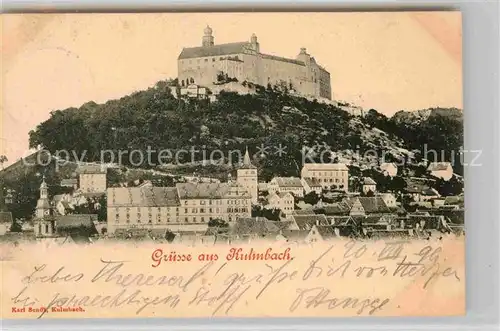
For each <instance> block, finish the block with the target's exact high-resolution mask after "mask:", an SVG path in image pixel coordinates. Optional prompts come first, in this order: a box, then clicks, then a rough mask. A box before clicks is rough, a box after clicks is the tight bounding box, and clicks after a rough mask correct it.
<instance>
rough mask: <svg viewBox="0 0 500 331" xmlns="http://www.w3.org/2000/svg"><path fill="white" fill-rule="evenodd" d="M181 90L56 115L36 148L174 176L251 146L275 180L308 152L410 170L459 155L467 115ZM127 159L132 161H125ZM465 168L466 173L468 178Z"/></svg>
mask: <svg viewBox="0 0 500 331" xmlns="http://www.w3.org/2000/svg"><path fill="white" fill-rule="evenodd" d="M171 83H172V81H161V82H158V83H157V84H156V85H155V86H154V87H152V88H149V89H147V90H144V91H139V92H136V93H133V94H131V95H128V96H125V97H123V98H121V99H117V100H110V101H108V102H106V103H104V104H96V103H94V102H88V103H86V104H84V105H83V106H81V107H79V108H68V109H65V110H57V111H54V112H52V114H51V117H50V118H49V119H48V120H47V121H45V122H43V123H41V124H40V125H38V126H37V128H36V129H35V130H33V131H31V132H30V147H37V146H38V147H43V148H45V149H47V150H49V151H50V152H52V153H57V151H68V152H69V153H70V154H71V155H70V157H71V158H73V159H75V156H76V158H80V159H81V160H83V161H88V162H92V161H94V162H118V163H121V164H124V165H127V166H132V167H134V166H136V167H140V168H157V167H158V166H159V165H165V164H167V163H168V164H169V169H171V170H172V169H173V168H172V167H174V168H175V166H176V165H177V166H180V165H182V167H183V168H186V167H189V166H188V165H187V164H190V165H191V166H193V167H197V168H198V169H201V168H204V167H203V166H201V164H202V161H203V160H204V159H207V158H210V159H212V160H214V159H216V160H217V161H219V162H220V163H221V164H222V163H223V164H225V165H226V167H227V164H228V163H235V162H237V161H238V158H237V155H236V154H237V153H236V154H235V153H234V151H240V153H241V154H242V151H244V150H245V147H247V146H248V148H249V150H250V152H251V153H252V154H254V160H253V161H254V162H255V163H256V165H258V167H259V169H260V175H261V178H262V179H263V180H267V179H269V178H270V177H272V176H274V175H282V176H297V175H298V174H299V172H300V167H301V166H300V164H301V163H302V161H303V153H302V151H303V150H304V148H306V149H307V150H309V148H312V149H313V150H314V152H313V153H312V154H310V155H311V157H310V158H308V161H309V162H310V161H312V160H313V159H314V160H316V161H320V159H323V160H324V161H325V157H324V156H325V155H327V153H328V150H331V151H334V152H336V154H337V155H336V156H337V157H339V158H341V159H343V160H344V161H346V162H349V163H353V164H354V165H366V164H368V163H369V162H372V161H373V156H366V155H365V153H367V152H368V151H369V153H370V155H373V154H377V156H378V157H377V158H378V159H379V161H380V159H381V158H382V154H383V153H384V161H386V162H390V161H396V160H401V159H404V160H406V161H408V160H411V159H413V158H418V157H419V155H420V157H421V156H422V155H421V154H422V152H423V151H424V147H425V146H427V148H428V149H436V150H440V151H441V150H442V151H447V152H449V151H451V150H453V151H458V149H459V147H460V146H461V145H462V137H463V126H462V117H461V112H460V111H459V110H448V109H431V110H428V111H427V113H429V114H430V115H427V116H423V115H421V114H424V113H426V112H424V111H421V112H417V113H415V114H413V113H408V112H399V113H398V114H396V115H395V116H394V117H393V118H387V117H386V116H384V115H382V114H380V113H378V112H377V111H376V110H373V109H371V110H370V111H368V113H367V115H366V116H364V117H354V116H352V115H350V114H348V113H347V112H346V111H343V110H342V109H340V108H338V107H336V106H335V105H331V104H322V103H319V102H317V101H316V100H312V101H311V100H307V99H305V98H301V97H297V96H292V95H290V94H289V93H288V92H287V91H286V90H284V91H283V90H281V89H280V88H279V87H276V86H275V87H271V86H268V87H267V88H264V87H261V86H258V87H257V89H256V93H255V94H245V95H240V94H237V93H233V92H221V93H220V95H219V98H218V100H217V101H216V102H212V103H209V102H208V101H207V100H187V99H177V98H175V97H174V96H173V94H172V92H171V91H172V90H171V89H172V88H173V87H171V86H169V84H171ZM451 113H453V114H454V115H453V116H448V115H446V116H443V115H444V114H451ZM408 114H409V115H408ZM55 133H57V134H55ZM280 146H282V153H280V152H279V151H280ZM283 148H284V151H283ZM134 150H135V152H132V151H134ZM148 150H150V152H149V155H150V159H149V160H147V162H146V161H145V160H144V159H145V157H144V156H146V155H148ZM161 150H163V151H164V153H163V155H160V154H161V153H159V151H161ZM193 150H195V152H194V153H193V152H192V151H193ZM413 150H417V151H416V153H415V151H413ZM103 151H107V152H103ZM118 151H121V152H122V155H123V157H122V159H121V162H120V161H119V160H118V157H117V155H118ZM139 151H141V152H139ZM165 151H168V152H165ZM412 151H413V152H412ZM418 151H419V152H418ZM283 152H284V153H283ZM141 153H142V156H143V157H142V158H143V159H142V160H141ZM176 153H177V154H176ZM111 154H113V155H114V157H111ZM103 155H104V157H102V156H103ZM176 155H177V156H178V157H177V158H176V157H175V156H176ZM210 156H212V157H210ZM334 157H335V156H334ZM451 157H452V155H451V154H450V155H446V156H445V157H444V159H440V160H439V161H448V160H450V158H451ZM141 161H142V162H141ZM326 161H328V160H326ZM212 166H213V167H212V168H214V167H215V168H217V165H214V164H212ZM460 168H461V167H460V165H458V166H457V169H456V171H457V172H458V173H462V171H461V170H460ZM212 170H213V169H212ZM201 171H202V170H201Z"/></svg>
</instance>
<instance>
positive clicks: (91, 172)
mask: <svg viewBox="0 0 500 331" xmlns="http://www.w3.org/2000/svg"><path fill="white" fill-rule="evenodd" d="M77 172H78V174H79V182H80V187H79V189H80V191H81V192H82V193H83V194H86V193H105V192H106V187H107V180H106V175H107V168H104V167H103V166H101V165H99V164H85V165H80V166H79V167H78V169H77Z"/></svg>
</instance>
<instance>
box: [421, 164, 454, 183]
mask: <svg viewBox="0 0 500 331" xmlns="http://www.w3.org/2000/svg"><path fill="white" fill-rule="evenodd" d="M427 172H428V173H429V174H430V175H431V176H434V177H437V178H441V179H443V180H445V181H448V180H450V179H451V177H453V168H452V166H451V164H450V162H431V163H430V164H429V166H428V167H427Z"/></svg>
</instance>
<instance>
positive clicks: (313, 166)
mask: <svg viewBox="0 0 500 331" xmlns="http://www.w3.org/2000/svg"><path fill="white" fill-rule="evenodd" d="M301 177H302V178H312V179H314V180H316V181H318V182H319V183H320V184H321V186H322V187H323V188H325V189H329V188H334V189H337V190H343V191H345V192H348V190H349V168H347V166H346V165H345V164H343V163H305V164H304V166H303V167H302V171H301Z"/></svg>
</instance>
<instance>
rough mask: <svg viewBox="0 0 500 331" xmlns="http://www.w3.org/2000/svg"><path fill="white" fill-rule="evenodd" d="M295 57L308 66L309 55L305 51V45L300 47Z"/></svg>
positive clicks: (309, 61)
mask: <svg viewBox="0 0 500 331" xmlns="http://www.w3.org/2000/svg"><path fill="white" fill-rule="evenodd" d="M296 59H297V60H299V61H302V62H304V63H305V65H306V66H309V65H310V63H311V55H309V54H308V53H307V50H306V49H305V47H302V48H301V49H300V53H299V55H297V58H296Z"/></svg>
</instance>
